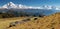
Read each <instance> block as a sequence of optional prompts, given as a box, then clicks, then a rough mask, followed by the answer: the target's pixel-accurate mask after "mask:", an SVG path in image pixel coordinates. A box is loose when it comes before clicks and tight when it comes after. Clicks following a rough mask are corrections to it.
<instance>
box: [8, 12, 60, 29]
mask: <svg viewBox="0 0 60 29" xmlns="http://www.w3.org/2000/svg"><path fill="white" fill-rule="evenodd" d="M8 29H60V13H56V14H53V15H50V16H45V17H43V18H40V17H38V19H37V20H33V18H31V21H29V22H26V23H23V24H18V25H17V26H15V27H11V28H8Z"/></svg>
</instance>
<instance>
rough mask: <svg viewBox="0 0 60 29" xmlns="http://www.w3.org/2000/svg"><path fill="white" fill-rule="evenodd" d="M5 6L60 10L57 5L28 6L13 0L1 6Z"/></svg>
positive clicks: (8, 7)
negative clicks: (15, 2)
mask: <svg viewBox="0 0 60 29" xmlns="http://www.w3.org/2000/svg"><path fill="white" fill-rule="evenodd" d="M2 8H5V9H11V8H13V9H55V10H60V8H58V7H55V6H47V5H44V6H40V7H33V6H26V5H22V4H19V5H17V4H14V3H13V2H9V3H7V4H5V5H3V6H1V7H0V9H2Z"/></svg>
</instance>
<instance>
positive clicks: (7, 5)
mask: <svg viewBox="0 0 60 29" xmlns="http://www.w3.org/2000/svg"><path fill="white" fill-rule="evenodd" d="M2 8H7V9H10V8H17V6H16V5H15V4H14V3H12V2H10V3H8V4H5V5H3V6H2Z"/></svg>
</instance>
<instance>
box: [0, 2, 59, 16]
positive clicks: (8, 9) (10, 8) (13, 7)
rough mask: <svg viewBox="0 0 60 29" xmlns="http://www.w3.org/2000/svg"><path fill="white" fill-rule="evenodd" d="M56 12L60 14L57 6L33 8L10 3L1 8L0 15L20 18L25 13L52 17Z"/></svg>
mask: <svg viewBox="0 0 60 29" xmlns="http://www.w3.org/2000/svg"><path fill="white" fill-rule="evenodd" d="M56 12H60V8H58V7H55V6H47V5H44V6H40V7H33V6H26V5H22V4H19V5H17V4H14V3H13V2H9V3H7V4H5V5H3V6H1V7H0V13H9V14H14V15H16V16H19V15H20V14H19V13H24V14H28V15H41V14H43V15H50V14H54V13H56ZM24 14H23V15H24Z"/></svg>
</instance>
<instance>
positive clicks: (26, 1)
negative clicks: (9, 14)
mask: <svg viewBox="0 0 60 29" xmlns="http://www.w3.org/2000/svg"><path fill="white" fill-rule="evenodd" d="M9 2H13V3H15V4H23V5H27V6H41V5H52V6H60V0H0V6H2V5H4V4H7V3H9Z"/></svg>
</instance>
